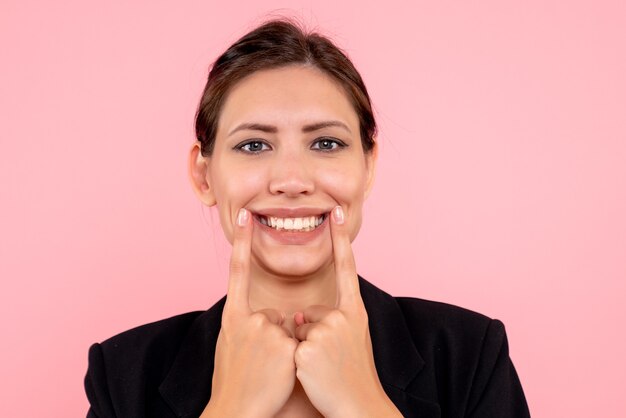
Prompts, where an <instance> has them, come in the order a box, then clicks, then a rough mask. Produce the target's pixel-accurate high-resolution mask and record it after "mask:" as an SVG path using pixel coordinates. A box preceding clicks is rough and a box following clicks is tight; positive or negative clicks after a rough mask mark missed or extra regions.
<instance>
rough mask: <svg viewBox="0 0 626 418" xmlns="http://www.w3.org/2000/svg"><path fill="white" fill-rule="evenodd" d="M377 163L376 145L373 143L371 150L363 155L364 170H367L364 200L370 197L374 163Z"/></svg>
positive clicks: (374, 170)
mask: <svg viewBox="0 0 626 418" xmlns="http://www.w3.org/2000/svg"><path fill="white" fill-rule="evenodd" d="M377 161H378V143H376V142H374V147H373V148H372V150H371V151H370V152H368V153H366V154H365V169H366V170H367V180H366V181H367V182H366V184H365V199H367V197H368V196H369V195H370V192H371V191H372V187H373V186H374V177H375V174H376V162H377Z"/></svg>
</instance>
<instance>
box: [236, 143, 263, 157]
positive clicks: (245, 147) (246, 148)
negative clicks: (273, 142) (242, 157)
mask: <svg viewBox="0 0 626 418" xmlns="http://www.w3.org/2000/svg"><path fill="white" fill-rule="evenodd" d="M263 147H265V148H263ZM235 149H237V150H238V151H242V152H245V153H248V154H258V153H259V152H262V151H266V150H268V149H269V146H268V145H267V144H266V143H265V142H263V141H248V142H244V143H243V144H239V145H237V146H236V147H235Z"/></svg>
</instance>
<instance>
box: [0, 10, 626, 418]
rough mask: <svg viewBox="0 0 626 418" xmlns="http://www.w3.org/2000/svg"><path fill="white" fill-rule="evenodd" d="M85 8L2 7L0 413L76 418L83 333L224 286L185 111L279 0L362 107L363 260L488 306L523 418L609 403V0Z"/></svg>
mask: <svg viewBox="0 0 626 418" xmlns="http://www.w3.org/2000/svg"><path fill="white" fill-rule="evenodd" d="M87 3H93V4H92V5H88V4H87ZM98 3H99V4H98V5H95V4H96V3H95V2H85V1H62V2H50V1H24V0H9V1H7V0H3V2H2V5H1V6H0V51H1V55H0V56H1V58H0V59H1V60H2V65H1V68H2V69H1V74H2V76H1V77H0V141H1V142H0V176H1V177H0V178H1V190H2V192H1V199H2V205H1V207H2V216H1V217H0V231H1V232H0V257H1V258H0V277H1V278H2V292H1V296H0V297H1V299H2V300H1V301H0V302H1V303H0V310H1V311H0V313H1V315H0V318H2V319H1V321H2V323H1V324H0V329H1V335H2V343H1V344H0V350H1V352H0V358H1V359H2V378H1V381H0V385H1V387H0V393H1V394H2V395H1V398H2V401H1V402H0V416H3V417H4V416H12V417H33V416H46V417H69V416H84V415H85V413H86V410H87V407H88V405H87V401H86V398H85V395H84V391H83V377H84V374H85V371H86V367H87V349H88V347H89V345H90V344H91V343H93V342H95V341H102V340H103V339H105V338H108V337H109V336H111V335H113V334H116V333H118V332H120V331H123V330H125V329H128V328H131V327H134V326H136V325H140V324H143V323H146V322H151V321H154V320H157V319H161V318H165V317H168V316H172V315H175V314H178V313H182V312H187V311H191V310H198V309H206V308H208V307H210V306H211V305H212V304H213V303H214V302H215V301H216V300H218V299H219V298H220V297H221V296H222V295H223V294H224V293H225V290H226V269H227V264H228V256H229V247H228V246H227V245H226V243H225V240H224V238H223V236H222V233H221V229H220V227H219V223H218V222H219V221H218V218H217V216H216V214H215V213H214V212H213V211H212V210H203V209H202V206H201V204H200V203H199V201H198V200H197V199H196V197H195V196H194V195H193V192H192V189H191V187H190V185H189V182H188V179H187V152H188V150H189V147H190V145H191V143H192V141H193V114H194V111H195V108H196V104H197V101H198V98H199V96H200V93H201V91H202V88H203V86H204V81H205V78H206V75H207V68H208V65H209V64H210V62H211V61H212V60H213V59H214V58H215V57H216V56H217V55H218V54H219V53H220V52H222V51H223V50H224V49H225V48H226V47H227V46H228V45H229V44H230V43H231V42H233V41H235V40H236V39H237V38H238V37H239V36H240V35H242V34H243V33H244V32H245V31H246V30H248V29H250V28H252V27H253V26H255V25H256V24H257V23H259V22H260V20H261V19H262V18H263V17H264V16H266V13H267V12H269V11H271V10H276V9H280V8H283V7H290V9H291V10H293V11H294V12H295V13H296V14H297V15H299V16H301V17H302V18H303V20H304V21H305V22H306V23H308V24H309V26H319V27H320V28H321V29H322V30H323V31H324V33H326V34H327V35H330V36H331V37H332V38H334V39H335V41H336V42H337V43H338V44H339V45H340V46H342V47H343V48H344V49H345V50H346V51H347V52H348V54H349V56H350V57H351V58H352V59H353V61H354V62H355V64H356V66H357V68H359V70H360V71H361V74H362V75H363V77H364V79H365V82H366V84H367V86H368V88H369V90H370V93H371V96H372V99H373V102H374V104H375V108H376V112H377V116H378V121H379V124H380V129H381V134H380V138H379V140H380V144H381V147H382V148H381V157H380V162H379V169H378V176H377V181H376V185H375V188H374V191H373V193H372V195H371V197H370V200H369V201H368V203H367V207H366V212H365V223H364V226H363V229H362V231H361V234H360V235H359V238H358V239H357V241H356V242H355V244H354V249H355V252H356V256H357V263H358V266H359V272H360V273H361V274H362V275H363V276H364V277H365V278H366V279H368V280H370V281H371V282H373V283H374V284H376V285H378V286H379V287H381V288H383V289H384V290H386V291H388V292H389V293H391V294H393V295H397V296H418V297H422V298H427V299H434V300H440V301H445V302H449V303H453V304H456V305H460V306H464V307H467V308H470V309H473V310H477V311H479V312H482V313H484V314H486V315H489V316H491V317H495V318H499V319H501V320H502V321H504V323H505V325H506V326H507V331H508V335H509V341H510V346H511V356H512V358H513V360H514V363H515V365H516V367H517V370H518V373H519V375H520V377H521V379H522V382H523V385H524V388H525V392H526V395H527V398H528V402H529V405H530V408H531V412H532V414H533V416H534V417H591V416H593V417H605V418H606V417H623V416H624V410H625V409H626V408H624V406H625V401H624V391H625V389H626V386H625V384H624V378H623V376H624V373H625V372H626V360H625V353H626V339H625V337H624V329H625V327H624V320H625V319H626V310H625V308H624V303H623V299H624V297H625V296H626V286H625V284H624V282H625V279H626V261H625V258H626V257H625V256H626V221H625V216H624V214H625V213H626V117H625V116H626V76H625V74H626V46H625V43H624V39H626V29H625V28H626V3H624V2H623V1H586V2H581V1H524V2H503V1H476V2H461V1H455V2H452V1H443V2H442V1H433V2H404V1H385V2H371V3H370V4H364V3H363V2H361V1H358V2H357V1H354V2H340V1H337V0H332V1H320V0H315V1H283V2H280V1H262V2H258V1H250V2H246V3H245V4H242V2H237V1H232V2H229V1H227V2H223V1H219V2H217V1H202V2H201V1H189V2H186V4H184V5H178V6H174V2H166V1H154V0H151V1H131V2H128V1H118V2H98ZM383 4H384V7H383V6H382V5H383ZM282 11H283V12H286V13H289V11H288V10H287V9H283V10H282Z"/></svg>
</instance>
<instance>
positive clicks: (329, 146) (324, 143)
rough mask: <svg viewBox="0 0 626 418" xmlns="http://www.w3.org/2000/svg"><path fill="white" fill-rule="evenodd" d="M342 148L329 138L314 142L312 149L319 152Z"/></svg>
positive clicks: (337, 142)
mask: <svg viewBox="0 0 626 418" xmlns="http://www.w3.org/2000/svg"><path fill="white" fill-rule="evenodd" d="M342 146H343V144H340V143H339V141H335V140H334V139H330V138H322V139H318V140H317V141H315V143H314V144H313V147H312V148H313V149H319V150H321V151H332V150H334V149H336V148H339V147H342Z"/></svg>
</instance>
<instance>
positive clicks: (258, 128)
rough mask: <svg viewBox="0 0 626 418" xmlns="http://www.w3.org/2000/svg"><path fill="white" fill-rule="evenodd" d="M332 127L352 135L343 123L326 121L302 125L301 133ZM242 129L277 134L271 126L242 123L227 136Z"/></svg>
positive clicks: (276, 129)
mask: <svg viewBox="0 0 626 418" xmlns="http://www.w3.org/2000/svg"><path fill="white" fill-rule="evenodd" d="M333 126H335V127H339V128H343V129H345V130H346V131H348V132H349V133H350V134H352V131H351V130H350V128H349V127H348V125H346V124H345V123H343V122H339V121H338V120H327V121H322V122H315V123H311V124H309V125H304V126H303V127H302V132H304V133H307V132H313V131H318V130H320V129H324V128H328V127H333ZM244 129H247V130H252V131H261V132H267V133H272V134H275V133H276V132H278V128H277V127H275V126H273V125H264V124H262V123H254V122H252V123H242V124H241V125H239V126H237V127H236V128H235V129H233V130H232V131H230V132H229V133H228V136H231V135H232V134H234V133H235V132H237V131H241V130H244Z"/></svg>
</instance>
